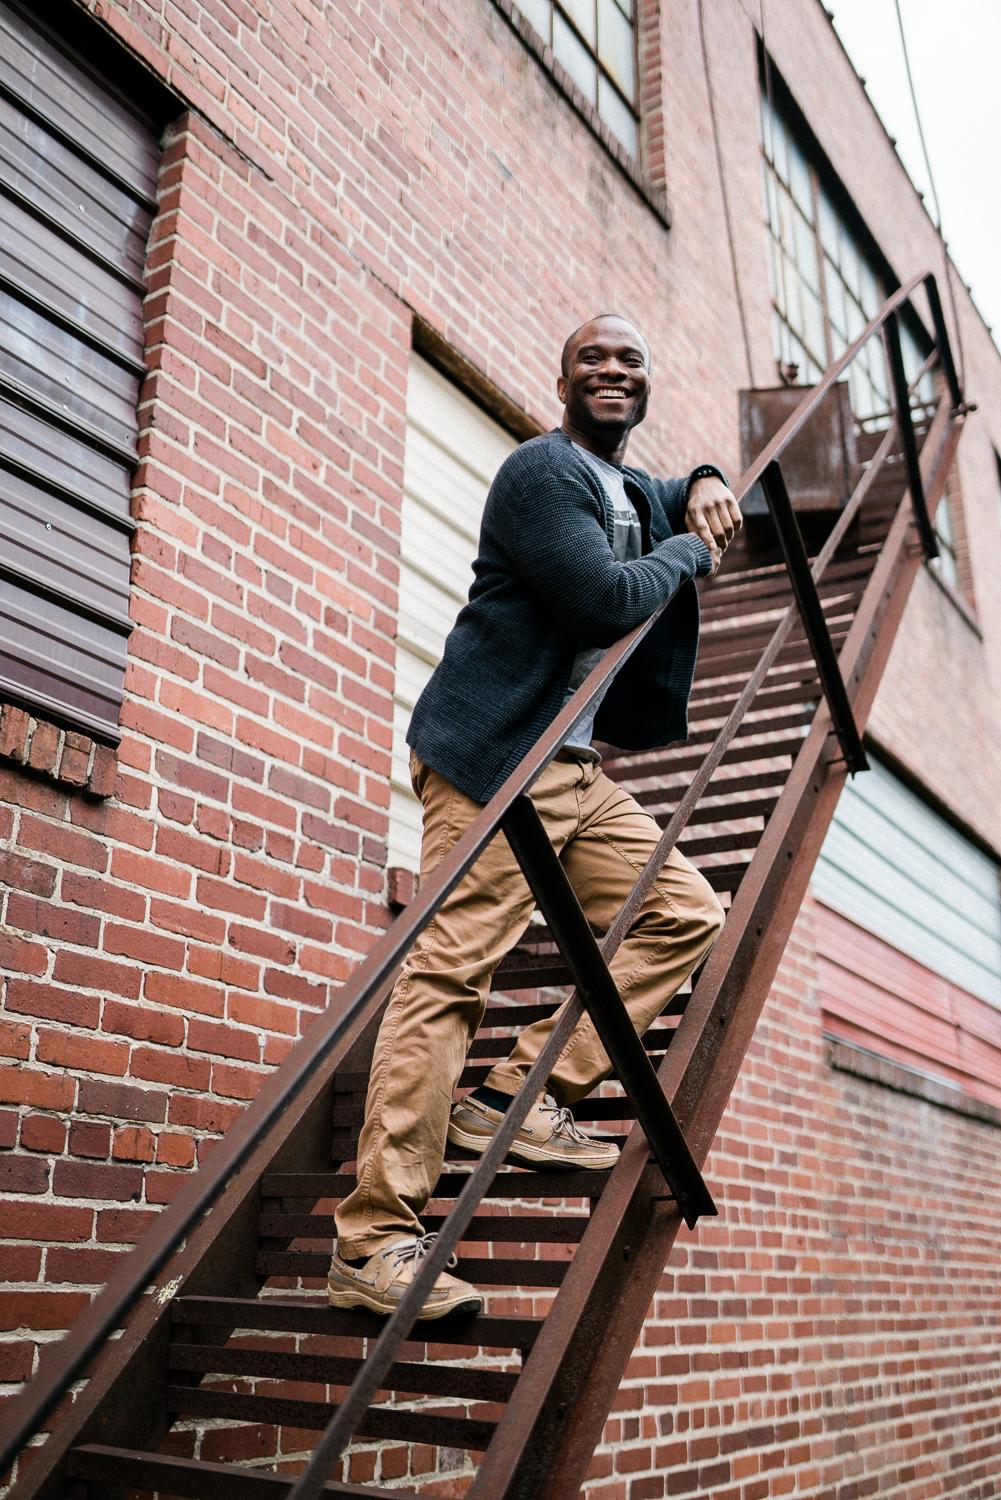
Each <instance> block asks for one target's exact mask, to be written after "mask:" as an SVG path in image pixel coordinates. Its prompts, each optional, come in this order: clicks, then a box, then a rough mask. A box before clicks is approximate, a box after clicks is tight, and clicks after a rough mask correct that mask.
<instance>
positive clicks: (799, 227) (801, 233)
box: [793, 213, 820, 292]
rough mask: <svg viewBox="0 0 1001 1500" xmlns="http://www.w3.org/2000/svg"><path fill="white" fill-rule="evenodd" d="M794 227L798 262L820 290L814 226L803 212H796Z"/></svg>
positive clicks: (813, 284)
mask: <svg viewBox="0 0 1001 1500" xmlns="http://www.w3.org/2000/svg"><path fill="white" fill-rule="evenodd" d="M793 229H794V232H795V239H796V264H797V265H798V266H799V268H800V270H801V271H802V273H803V276H804V278H805V280H806V281H807V282H809V284H810V286H811V287H812V288H813V290H814V291H815V292H819V291H820V272H819V271H818V269H817V241H816V240H815V238H814V234H813V226H812V224H808V223H807V222H806V220H805V219H804V218H803V215H802V214H800V213H796V214H794V216H793Z"/></svg>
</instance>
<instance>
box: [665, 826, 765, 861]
mask: <svg viewBox="0 0 1001 1500" xmlns="http://www.w3.org/2000/svg"><path fill="white" fill-rule="evenodd" d="M763 832H764V829H762V828H752V829H748V830H745V831H743V832H741V833H718V834H714V835H713V836H712V837H711V838H701V839H686V840H684V841H682V842H681V843H680V844H679V845H678V848H679V849H680V850H681V852H682V854H684V855H686V856H687V857H688V858H689V859H694V858H695V856H696V855H699V854H726V853H728V852H729V851H730V850H731V849H732V850H737V849H756V848H757V847H758V845H759V844H760V842H761V835H762V833H763Z"/></svg>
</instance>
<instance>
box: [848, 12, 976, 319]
mask: <svg viewBox="0 0 1001 1500" xmlns="http://www.w3.org/2000/svg"><path fill="white" fill-rule="evenodd" d="M825 3H826V4H827V6H828V8H829V9H830V10H833V12H834V24H835V27H836V28H837V31H838V35H839V36H840V37H841V40H842V42H843V43H844V45H845V49H846V51H847V52H848V55H849V56H850V57H851V59H852V62H853V63H854V64H855V67H856V69H857V71H858V72H859V73H861V75H862V77H863V78H864V79H865V80H866V84H867V87H868V90H869V96H870V98H871V99H872V101H873V103H874V104H875V106H876V108H877V110H878V111H879V114H880V116H881V118H882V120H883V123H884V125H885V126H886V128H887V130H888V131H889V133H890V134H891V135H892V136H896V138H897V142H898V149H899V151H900V155H901V157H902V158H903V161H904V164H905V166H906V167H907V170H908V171H909V173H910V175H911V178H912V179H913V181H914V183H915V184H916V186H917V187H919V188H921V189H922V190H923V191H924V192H925V194H926V197H925V202H926V204H927V206H928V210H929V212H930V213H931V214H932V216H933V217H934V212H935V210H934V203H933V199H932V196H931V193H930V191H929V188H928V174H927V172H926V170H925V165H924V160H923V157H922V153H921V143H920V141H919V139H918V133H917V129H916V127H915V124H914V109H913V106H912V104H911V99H910V94H909V92H908V88H907V76H906V73H905V71H904V60H903V54H902V52H901V47H900V33H899V31H898V29H897V17H896V8H895V5H894V0H825ZM901 12H902V14H903V18H904V31H905V34H906V37H907V47H908V51H909V53H910V59H911V70H912V72H913V75H914V87H915V90H916V92H917V97H918V107H919V109H920V110H921V119H922V124H923V126H924V132H925V140H926V142H927V145H928V155H929V157H930V158H931V167H932V171H933V173H934V175H935V185H936V187H937V188H938V196H939V203H940V205H941V209H942V226H943V229H944V232H945V237H946V239H947V240H948V241H949V247H950V250H951V252H952V258H953V260H954V262H955V264H956V266H957V267H958V269H959V271H960V273H961V275H962V278H963V280H964V281H965V282H968V283H969V285H970V286H971V287H972V288H973V296H974V300H975V301H976V304H977V306H978V307H979V309H980V311H981V313H982V314H983V316H984V318H985V320H986V321H987V322H988V323H990V324H992V325H993V329H994V338H995V341H996V342H997V343H998V344H999V346H1001V169H999V161H998V157H999V148H1001V124H999V96H1001V0H901ZM933 269H934V268H933Z"/></svg>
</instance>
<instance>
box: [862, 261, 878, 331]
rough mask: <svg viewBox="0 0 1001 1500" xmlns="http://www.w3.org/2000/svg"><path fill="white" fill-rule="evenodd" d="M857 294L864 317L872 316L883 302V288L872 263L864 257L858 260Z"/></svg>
mask: <svg viewBox="0 0 1001 1500" xmlns="http://www.w3.org/2000/svg"><path fill="white" fill-rule="evenodd" d="M859 294H860V301H861V303H862V311H863V312H864V313H865V315H866V319H867V320H868V319H869V318H874V317H875V316H876V314H877V313H878V312H879V309H880V306H881V304H882V302H883V289H882V287H881V286H880V284H879V282H878V281H877V279H876V272H875V271H874V270H873V268H872V265H871V264H870V262H869V261H868V260H866V259H864V258H862V259H860V261H859Z"/></svg>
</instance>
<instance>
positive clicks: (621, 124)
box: [598, 77, 640, 156]
mask: <svg viewBox="0 0 1001 1500" xmlns="http://www.w3.org/2000/svg"><path fill="white" fill-rule="evenodd" d="M598 113H599V115H600V116H601V118H602V119H603V120H604V122H605V124H606V125H607V126H608V128H609V130H610V131H611V132H612V134H613V135H614V136H615V137H616V139H617V140H620V141H621V142H622V144H623V146H625V148H626V150H627V151H628V152H629V154H630V156H639V148H640V143H639V129H638V127H637V124H636V116H635V115H634V114H633V112H632V110H631V109H630V108H629V107H628V105H626V104H624V103H623V102H622V100H621V99H620V97H619V95H618V94H617V93H616V92H615V90H614V89H613V87H612V85H611V84H610V83H609V82H608V79H607V78H602V77H599V79H598Z"/></svg>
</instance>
